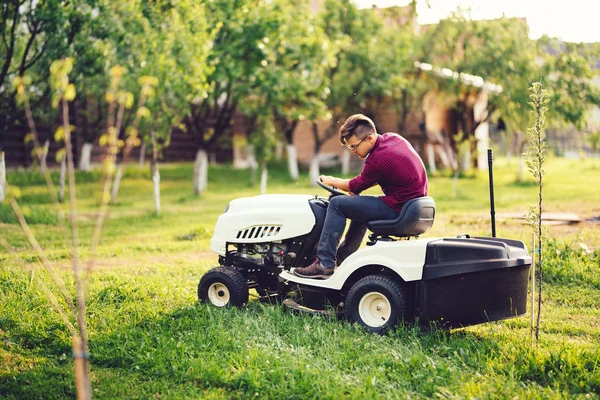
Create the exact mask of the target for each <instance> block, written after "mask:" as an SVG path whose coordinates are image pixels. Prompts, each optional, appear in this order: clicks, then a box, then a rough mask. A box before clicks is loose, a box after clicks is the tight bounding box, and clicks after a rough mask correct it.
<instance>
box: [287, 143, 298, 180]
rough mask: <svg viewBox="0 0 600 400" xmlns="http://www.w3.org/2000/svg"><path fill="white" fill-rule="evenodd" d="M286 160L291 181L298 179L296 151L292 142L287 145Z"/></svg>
mask: <svg viewBox="0 0 600 400" xmlns="http://www.w3.org/2000/svg"><path fill="white" fill-rule="evenodd" d="M287 160H288V171H289V173H290V178H292V180H293V181H297V180H298V176H299V174H298V153H297V152H296V146H294V145H293V144H289V143H288V145H287Z"/></svg>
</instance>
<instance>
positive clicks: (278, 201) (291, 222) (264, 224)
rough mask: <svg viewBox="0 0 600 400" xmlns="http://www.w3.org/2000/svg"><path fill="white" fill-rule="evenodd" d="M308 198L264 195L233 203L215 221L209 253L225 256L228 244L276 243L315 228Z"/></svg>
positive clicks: (312, 197) (290, 195)
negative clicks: (210, 251)
mask: <svg viewBox="0 0 600 400" xmlns="http://www.w3.org/2000/svg"><path fill="white" fill-rule="evenodd" d="M314 198H315V197H314V196H309V195H301V194H299V195H294V194H265V195H260V196H254V197H244V198H241V199H235V200H232V201H231V202H230V203H229V206H228V207H227V209H226V210H225V212H224V213H223V214H221V216H219V218H218V219H217V224H216V226H215V231H214V233H213V237H212V239H211V241H210V249H211V250H212V251H214V252H215V253H217V254H220V255H225V253H226V251H227V248H226V247H227V243H262V242H278V241H281V240H284V239H289V238H293V237H298V236H302V235H306V234H307V233H309V232H310V231H311V230H312V229H313V227H314V226H315V215H314V213H313V211H312V210H311V208H310V205H309V200H310V199H314Z"/></svg>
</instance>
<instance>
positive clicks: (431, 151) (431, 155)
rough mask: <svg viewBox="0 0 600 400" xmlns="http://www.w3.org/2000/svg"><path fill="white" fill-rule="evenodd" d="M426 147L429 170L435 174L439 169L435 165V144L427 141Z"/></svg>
mask: <svg viewBox="0 0 600 400" xmlns="http://www.w3.org/2000/svg"><path fill="white" fill-rule="evenodd" d="M425 148H426V149H427V165H428V166H429V172H430V173H432V174H433V173H435V172H436V171H437V168H436V166H435V148H434V144H432V143H427V144H426V145H425Z"/></svg>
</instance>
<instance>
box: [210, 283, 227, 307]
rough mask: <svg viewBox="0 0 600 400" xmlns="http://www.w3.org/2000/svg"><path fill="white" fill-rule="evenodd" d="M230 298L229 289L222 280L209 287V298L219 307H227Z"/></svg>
mask: <svg viewBox="0 0 600 400" xmlns="http://www.w3.org/2000/svg"><path fill="white" fill-rule="evenodd" d="M229 298H230V295H229V289H227V286H225V285H224V284H222V283H220V282H215V283H213V284H212V285H210V287H209V288H208V300H210V302H211V303H212V304H214V305H215V306H217V307H225V306H226V305H227V304H228V303H229Z"/></svg>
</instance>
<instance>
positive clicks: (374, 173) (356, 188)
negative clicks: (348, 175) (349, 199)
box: [348, 159, 381, 194]
mask: <svg viewBox="0 0 600 400" xmlns="http://www.w3.org/2000/svg"><path fill="white" fill-rule="evenodd" d="M370 161H371V160H369V159H367V161H365V166H364V167H363V170H362V172H361V173H360V174H359V175H358V176H356V177H354V178H352V179H350V182H349V183H348V186H349V188H350V191H351V192H352V193H354V194H359V193H360V192H362V191H363V190H367V189H368V188H370V187H372V186H375V185H377V183H378V182H379V176H380V174H381V168H378V166H377V164H376V163H374V162H370Z"/></svg>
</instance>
